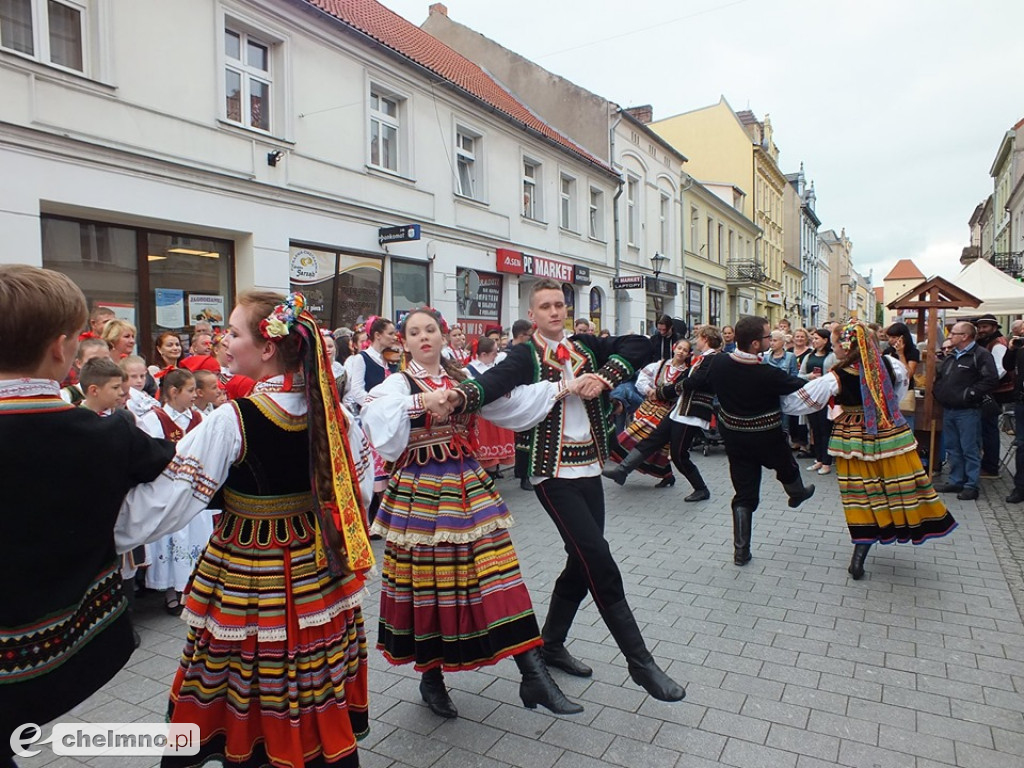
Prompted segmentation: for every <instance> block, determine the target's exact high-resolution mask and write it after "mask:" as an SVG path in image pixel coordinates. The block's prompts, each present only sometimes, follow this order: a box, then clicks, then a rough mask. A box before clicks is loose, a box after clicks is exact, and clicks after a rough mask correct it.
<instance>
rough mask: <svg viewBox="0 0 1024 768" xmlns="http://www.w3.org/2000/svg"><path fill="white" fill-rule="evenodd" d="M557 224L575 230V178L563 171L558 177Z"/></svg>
mask: <svg viewBox="0 0 1024 768" xmlns="http://www.w3.org/2000/svg"><path fill="white" fill-rule="evenodd" d="M558 226H560V227H561V228H562V229H571V230H573V231H576V179H574V178H573V177H572V176H566V175H565V174H564V173H563V174H562V175H561V177H560V178H559V200H558Z"/></svg>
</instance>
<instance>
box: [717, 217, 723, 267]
mask: <svg viewBox="0 0 1024 768" xmlns="http://www.w3.org/2000/svg"><path fill="white" fill-rule="evenodd" d="M724 234H725V227H724V226H723V225H721V224H719V225H718V240H717V241H716V242H717V243H718V263H719V264H721V263H722V251H723V250H724V249H725V237H723V235H724Z"/></svg>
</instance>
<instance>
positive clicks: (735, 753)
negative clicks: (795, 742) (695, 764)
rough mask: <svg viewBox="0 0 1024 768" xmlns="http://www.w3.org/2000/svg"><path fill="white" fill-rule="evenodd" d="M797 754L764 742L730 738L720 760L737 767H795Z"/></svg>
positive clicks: (724, 763)
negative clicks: (766, 744) (758, 742)
mask: <svg viewBox="0 0 1024 768" xmlns="http://www.w3.org/2000/svg"><path fill="white" fill-rule="evenodd" d="M796 758H797V755H796V753H795V752H786V751H783V750H781V749H775V748H774V747H769V746H765V745H764V744H753V743H751V742H749V741H743V740H741V739H729V741H728V742H727V743H726V745H725V749H723V750H722V757H721V758H720V760H719V762H721V763H722V764H723V765H734V766H737V768H748V766H755V765H756V766H758V768H795V766H796Z"/></svg>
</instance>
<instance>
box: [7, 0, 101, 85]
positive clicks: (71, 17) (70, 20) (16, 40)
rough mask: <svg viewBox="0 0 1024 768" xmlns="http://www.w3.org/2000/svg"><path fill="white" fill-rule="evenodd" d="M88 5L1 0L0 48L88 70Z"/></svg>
mask: <svg viewBox="0 0 1024 768" xmlns="http://www.w3.org/2000/svg"><path fill="white" fill-rule="evenodd" d="M85 22H86V12H85V5H84V4H83V3H80V2H73V1H72V0H0V48H7V49H8V50H12V51H17V52H18V53H23V54H25V55H26V56H31V57H33V58H35V59H38V60H39V61H42V62H46V63H47V64H56V65H57V66H58V67H65V68H66V69H73V70H75V71H76V72H83V73H84V72H85V50H84V48H85Z"/></svg>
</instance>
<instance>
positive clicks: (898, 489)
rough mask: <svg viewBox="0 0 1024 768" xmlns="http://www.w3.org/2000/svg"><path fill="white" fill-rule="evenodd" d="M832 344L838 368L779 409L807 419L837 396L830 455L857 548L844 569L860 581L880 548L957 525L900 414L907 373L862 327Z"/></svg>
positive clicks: (838, 335)
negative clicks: (877, 546) (873, 552)
mask: <svg viewBox="0 0 1024 768" xmlns="http://www.w3.org/2000/svg"><path fill="white" fill-rule="evenodd" d="M832 342H833V345H834V346H835V349H836V353H837V356H838V358H839V363H838V364H837V365H836V367H835V368H833V369H832V371H831V372H830V373H827V374H825V375H824V376H821V377H820V378H816V379H814V380H813V381H810V382H808V383H807V384H806V385H805V386H804V387H803V389H799V390H797V391H796V392H793V393H792V394H789V395H786V396H784V397H783V398H782V404H783V408H784V410H785V411H786V412H787V413H808V412H810V411H814V410H818V409H820V408H823V407H824V406H825V405H826V404H827V403H828V401H829V398H830V397H834V398H835V402H836V404H837V405H839V406H840V407H841V408H842V413H841V414H840V415H839V416H837V417H836V419H835V421H834V423H833V428H832V438H831V440H830V441H829V447H828V452H829V453H830V454H831V455H832V456H834V457H835V458H836V471H837V475H838V480H839V495H840V498H841V499H842V502H843V512H844V513H845V514H846V524H847V526H849V529H850V538H851V539H852V540H853V545H854V546H853V557H852V558H851V560H850V567H849V568H848V569H847V570H848V571H849V573H850V575H851V576H853V578H854V579H860V578H862V577H863V576H864V559H865V558H866V557H867V554H868V550H869V549H870V548H871V545H872V544H874V543H875V542H878V543H879V544H892V543H893V542H899V543H900V544H905V543H907V542H911V543H913V544H923V543H924V542H925V541H927V540H928V539H934V538H939V537H941V536H945V535H946V534H948V533H950V532H951V531H952V530H953V529H954V528H956V525H957V524H956V521H955V520H954V519H953V516H952V515H950V514H949V512H948V511H947V510H946V507H945V505H944V504H943V503H942V502H941V501H940V500H939V497H938V495H937V494H936V493H935V490H934V489H933V488H932V484H931V482H930V481H929V480H928V476H927V475H926V474H925V473H924V470H923V469H922V468H921V459H920V457H919V456H918V455H917V441H916V440H914V433H913V432H912V431H911V430H910V428H909V427H908V426H907V422H906V420H905V419H904V418H903V416H902V414H901V413H900V409H899V402H900V396H901V395H902V394H903V393H904V392H905V391H906V386H907V384H908V381H907V375H906V369H904V368H903V366H902V365H901V364H900V363H899V362H898V361H896V362H893V358H890V357H883V356H882V354H881V352H880V351H879V348H878V340H877V337H876V336H875V334H874V333H873V332H871V331H870V330H869V329H868V328H867V327H866V326H865V325H864V324H863V323H851V324H850V325H847V326H846V327H845V328H843V329H842V331H834V332H833V334H832Z"/></svg>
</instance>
